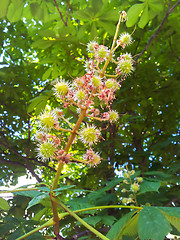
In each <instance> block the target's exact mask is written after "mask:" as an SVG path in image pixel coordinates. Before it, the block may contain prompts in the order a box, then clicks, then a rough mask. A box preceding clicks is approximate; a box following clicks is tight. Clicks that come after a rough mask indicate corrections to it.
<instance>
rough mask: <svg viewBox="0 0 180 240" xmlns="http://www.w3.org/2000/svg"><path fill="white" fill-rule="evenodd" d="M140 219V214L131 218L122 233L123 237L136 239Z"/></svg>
mask: <svg viewBox="0 0 180 240" xmlns="http://www.w3.org/2000/svg"><path fill="white" fill-rule="evenodd" d="M138 218H139V214H136V215H135V216H133V218H131V219H130V220H129V221H128V222H127V224H126V226H124V229H123V231H122V233H121V235H122V236H128V237H134V238H135V236H137V235H138ZM117 240H118V239H117Z"/></svg>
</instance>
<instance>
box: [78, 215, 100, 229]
mask: <svg viewBox="0 0 180 240" xmlns="http://www.w3.org/2000/svg"><path fill="white" fill-rule="evenodd" d="M83 220H84V221H85V222H87V223H88V224H90V225H92V226H93V227H95V225H96V224H97V223H98V222H100V221H101V217H100V216H90V217H85V218H83ZM77 225H81V223H78V224H77Z"/></svg>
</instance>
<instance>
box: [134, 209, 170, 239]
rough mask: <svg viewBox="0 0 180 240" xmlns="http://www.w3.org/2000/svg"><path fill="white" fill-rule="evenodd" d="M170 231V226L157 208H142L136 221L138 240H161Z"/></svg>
mask: <svg viewBox="0 0 180 240" xmlns="http://www.w3.org/2000/svg"><path fill="white" fill-rule="evenodd" d="M171 229H172V228H171V225H170V224H169V222H168V221H167V219H166V218H165V216H164V215H163V214H162V213H161V212H160V211H159V210H158V209H157V208H155V207H148V206H144V208H143V210H141V212H140V214H139V221H138V234H139V238H140V240H146V239H147V240H148V239H152V240H163V239H164V237H165V236H166V235H167V234H168V233H170V232H171Z"/></svg>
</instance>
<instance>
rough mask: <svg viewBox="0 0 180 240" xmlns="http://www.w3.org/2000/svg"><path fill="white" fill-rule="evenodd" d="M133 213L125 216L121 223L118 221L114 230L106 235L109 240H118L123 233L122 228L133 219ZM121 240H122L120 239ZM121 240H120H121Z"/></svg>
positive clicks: (113, 227)
mask: <svg viewBox="0 0 180 240" xmlns="http://www.w3.org/2000/svg"><path fill="white" fill-rule="evenodd" d="M132 215H133V212H130V213H128V214H126V215H125V216H123V217H122V218H121V219H120V220H119V221H117V222H116V223H115V224H114V225H113V226H112V228H111V229H110V231H109V232H108V234H107V235H106V237H107V238H109V239H110V240H115V239H117V237H118V236H119V234H120V233H121V230H122V228H123V227H124V225H125V224H126V223H127V222H128V220H129V219H130V218H131V217H132ZM120 239H121V238H120ZM120 239H119V240H120Z"/></svg>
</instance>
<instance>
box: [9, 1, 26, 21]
mask: <svg viewBox="0 0 180 240" xmlns="http://www.w3.org/2000/svg"><path fill="white" fill-rule="evenodd" d="M20 3H21V4H20ZM23 8H24V4H23V1H21V0H20V1H17V5H16V3H14V4H13V3H11V4H10V5H9V7H8V12H7V18H8V19H9V21H10V22H17V21H19V20H20V19H21V16H22V13H23Z"/></svg>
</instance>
